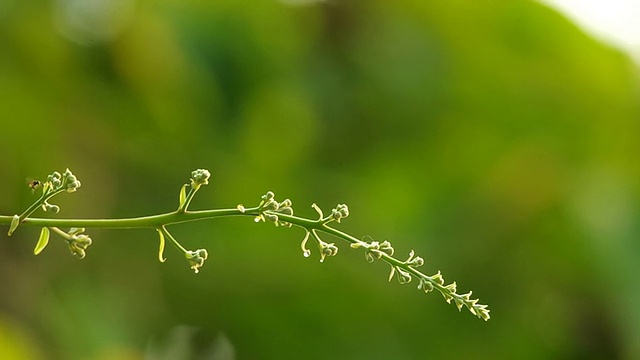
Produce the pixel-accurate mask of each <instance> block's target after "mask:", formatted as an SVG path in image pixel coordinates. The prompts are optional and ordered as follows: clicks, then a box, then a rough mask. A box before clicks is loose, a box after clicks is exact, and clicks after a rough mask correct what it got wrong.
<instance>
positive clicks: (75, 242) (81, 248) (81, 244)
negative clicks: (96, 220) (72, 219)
mask: <svg viewBox="0 0 640 360" xmlns="http://www.w3.org/2000/svg"><path fill="white" fill-rule="evenodd" d="M83 232H84V228H71V229H70V230H69V232H68V233H67V236H64V238H65V240H66V241H67V245H69V250H71V253H72V254H73V255H75V256H77V257H78V258H80V259H83V258H84V257H85V256H86V250H87V248H88V247H89V245H91V243H92V241H91V238H90V237H89V235H85V234H83Z"/></svg>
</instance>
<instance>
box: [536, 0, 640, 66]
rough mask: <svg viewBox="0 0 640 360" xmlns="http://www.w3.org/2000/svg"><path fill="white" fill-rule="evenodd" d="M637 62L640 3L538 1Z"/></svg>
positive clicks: (633, 0)
mask: <svg viewBox="0 0 640 360" xmlns="http://www.w3.org/2000/svg"><path fill="white" fill-rule="evenodd" d="M540 2H542V3H545V4H547V5H549V6H551V7H553V8H555V9H557V10H559V11H560V12H562V13H564V14H565V15H566V16H567V17H569V18H570V19H572V20H573V21H574V22H575V23H576V24H578V26H580V27H582V28H583V29H585V31H586V32H588V33H590V34H592V35H593V36H594V37H596V38H599V39H601V40H603V41H606V42H608V43H610V44H612V45H614V46H616V47H618V48H620V49H622V50H624V51H626V52H627V53H629V54H630V55H632V56H633V57H634V58H635V59H636V61H640V0H540Z"/></svg>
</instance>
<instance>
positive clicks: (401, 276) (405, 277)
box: [396, 266, 411, 284]
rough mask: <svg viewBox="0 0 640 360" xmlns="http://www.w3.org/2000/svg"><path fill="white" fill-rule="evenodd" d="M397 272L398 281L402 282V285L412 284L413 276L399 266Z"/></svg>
mask: <svg viewBox="0 0 640 360" xmlns="http://www.w3.org/2000/svg"><path fill="white" fill-rule="evenodd" d="M396 270H397V271H398V281H400V284H407V283H410V282H411V274H409V273H408V272H407V271H404V270H402V269H401V268H399V267H397V266H396Z"/></svg>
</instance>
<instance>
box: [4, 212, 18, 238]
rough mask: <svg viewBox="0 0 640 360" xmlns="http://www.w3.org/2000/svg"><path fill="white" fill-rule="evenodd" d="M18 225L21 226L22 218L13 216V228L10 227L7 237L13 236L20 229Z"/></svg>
mask: <svg viewBox="0 0 640 360" xmlns="http://www.w3.org/2000/svg"><path fill="white" fill-rule="evenodd" d="M18 225H20V216H18V215H13V219H11V226H9V232H8V233H7V235H8V236H11V234H13V232H14V231H15V230H16V229H17V228H18Z"/></svg>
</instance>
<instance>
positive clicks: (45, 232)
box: [33, 227, 49, 255]
mask: <svg viewBox="0 0 640 360" xmlns="http://www.w3.org/2000/svg"><path fill="white" fill-rule="evenodd" d="M47 244H49V228H48V227H43V228H42V231H40V239H38V243H37V244H36V248H35V249H33V253H34V255H38V254H40V253H41V252H42V250H44V248H45V247H47Z"/></svg>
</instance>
